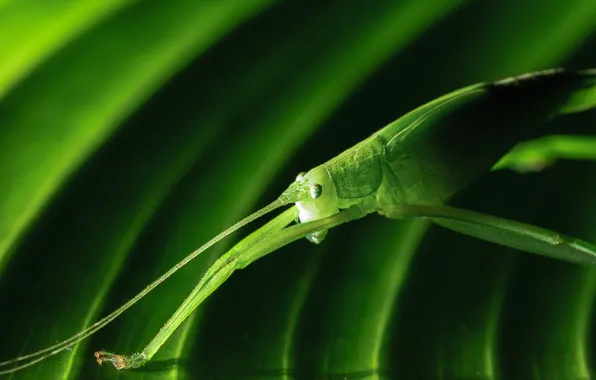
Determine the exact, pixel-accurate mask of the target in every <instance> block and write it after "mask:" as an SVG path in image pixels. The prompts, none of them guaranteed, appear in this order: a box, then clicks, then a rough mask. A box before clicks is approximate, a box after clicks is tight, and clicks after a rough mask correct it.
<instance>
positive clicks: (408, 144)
mask: <svg viewBox="0 0 596 380" xmlns="http://www.w3.org/2000/svg"><path fill="white" fill-rule="evenodd" d="M595 106H596V70H586V71H579V72H569V71H564V70H549V71H544V72H540V73H533V74H531V75H524V76H521V77H516V78H510V79H506V80H502V81H499V82H495V83H489V84H485V83H482V84H477V85H473V86H469V87H466V88H463V89H461V90H458V91H455V92H453V93H450V94H448V95H445V96H443V97H440V98H438V99H436V100H434V101H432V102H430V103H428V104H426V105H424V106H422V107H419V108H418V109H416V110H414V111H412V112H410V113H408V114H407V115H405V116H403V117H402V118H400V119H398V120H396V121H395V122H393V123H391V124H389V125H388V126H386V127H385V128H383V129H381V130H380V131H378V132H376V133H375V134H373V135H372V136H371V137H369V138H368V139H366V140H364V141H362V142H360V143H358V144H357V145H355V146H354V147H352V148H350V149H348V150H346V151H344V152H343V153H341V154H340V155H338V156H336V157H335V158H332V159H331V160H329V161H327V162H325V163H324V164H322V165H319V166H317V167H315V168H313V169H311V170H310V171H308V172H307V173H301V174H300V175H298V177H297V178H296V180H295V181H294V182H292V183H291V184H290V186H289V187H288V188H287V189H286V190H285V191H284V192H283V193H282V194H281V195H280V197H279V198H278V199H277V200H275V201H274V202H272V203H271V204H269V205H268V206H266V207H264V208H263V209H261V210H259V211H257V212H255V213H254V214H252V215H250V216H248V217H246V218H245V219H243V220H241V221H240V222H238V223H236V224H235V225H233V226H231V227H230V228H228V229H227V230H225V231H223V232H222V233H220V234H219V235H217V236H215V237H214V238H213V239H211V240H210V241H208V242H207V243H206V244H204V245H203V246H202V247H200V248H199V249H197V250H196V251H194V252H192V253H191V254H190V255H188V256H187V257H186V258H185V259H183V260H182V261H181V262H180V263H178V264H177V265H176V266H174V267H173V268H172V269H170V270H169V271H168V272H166V273H165V274H164V275H163V276H161V277H160V278H158V279H157V280H156V281H154V282H153V283H152V284H150V285H149V286H147V287H146V288H145V289H144V290H143V291H141V292H140V293H139V294H138V295H137V296H135V297H134V298H133V299H131V300H130V301H129V302H127V303H126V304H124V305H123V306H121V307H120V308H118V309H117V310H116V311H114V312H113V313H111V314H110V315H108V316H106V317H105V318H103V319H102V320H100V321H98V322H96V323H95V324H93V325H91V326H90V327H89V328H87V329H85V330H83V331H81V332H80V333H78V334H76V335H74V336H73V337H71V338H69V339H67V340H65V341H63V342H61V343H58V344H56V345H54V346H51V347H48V348H46V349H44V350H41V351H38V352H35V353H32V354H29V355H25V356H22V357H19V358H16V359H13V360H9V361H6V362H3V363H0V374H6V373H11V372H14V371H16V370H19V369H22V368H25V367H28V366H30V365H32V364H34V363H37V362H39V361H41V360H44V359H45V358H47V357H49V356H51V355H54V354H56V353H58V352H60V351H62V350H64V349H67V348H68V347H70V346H72V345H73V344H75V343H77V342H79V341H81V340H82V339H85V338H86V337H88V336H90V335H92V334H93V333H95V332H96V331H97V330H99V329H101V328H102V327H104V326H105V325H107V324H108V323H110V322H111V321H112V320H113V319H114V318H116V317H117V316H118V315H120V314H121V313H122V312H124V311H125V310H126V309H128V308H129V307H130V306H132V305H133V304H134V303H136V302H137V301H138V300H140V299H141V298H142V297H144V296H145V295H146V294H147V293H148V292H150V291H151V290H152V289H154V288H155V287H157V286H158V285H159V284H160V283H161V282H162V281H164V280H165V279H167V278H168V277H169V276H171V275H172V274H173V273H174V272H176V271H177V270H178V269H180V268H181V267H182V266H184V265H185V264H186V263H188V262H189V261H190V260H192V259H193V258H194V257H196V256H197V255H199V254H200V253H201V252H203V251H204V250H205V249H207V248H209V247H210V246H212V245H213V244H215V243H217V242H218V241H219V240H221V239H222V238H224V237H225V236H227V235H229V234H230V233H232V232H233V231H235V230H237V229H238V228H240V227H242V226H243V225H245V224H247V223H249V222H251V221H253V220H255V219H257V218H258V217H260V216H262V215H264V214H266V213H268V212H270V211H272V210H274V209H276V208H278V207H281V206H283V205H288V204H291V203H295V207H291V208H290V209H288V210H287V211H285V212H283V213H282V214H280V215H279V216H278V217H276V218H274V219H273V220H272V221H270V222H268V223H267V224H265V225H264V226H263V227H261V228H260V229H258V230H257V231H255V232H254V233H252V234H250V235H249V236H247V237H246V238H245V239H244V240H242V241H241V242H239V243H238V244H237V245H236V246H234V247H233V248H232V249H231V250H230V251H228V252H227V253H226V254H224V255H222V256H221V257H220V258H219V259H218V260H217V261H216V262H215V263H214V264H213V265H212V266H211V267H210V268H209V270H208V271H207V272H206V273H205V275H204V276H203V278H202V279H201V281H200V282H199V284H198V285H197V286H196V287H195V288H194V289H193V291H192V292H191V294H190V295H189V296H188V297H187V299H186V300H185V301H184V302H183V304H182V305H181V306H180V308H179V309H178V310H177V311H176V312H175V313H174V315H173V316H172V317H171V318H170V320H169V321H168V322H167V323H166V325H165V326H164V327H163V328H162V329H161V330H160V331H159V333H158V334H157V335H156V336H155V338H154V339H153V340H152V341H151V342H150V343H149V344H148V345H147V346H146V347H145V348H144V350H143V351H142V352H140V353H135V354H132V355H130V356H125V355H120V354H113V353H110V352H105V351H98V352H96V353H95V356H96V359H97V361H98V363H99V364H102V363H104V362H109V363H112V364H113V365H114V366H115V367H116V368H118V369H125V368H135V367H139V366H141V365H143V364H145V363H146V362H147V361H149V360H150V359H151V358H152V356H153V355H154V354H155V352H157V350H158V349H159V348H160V347H161V345H162V344H163V343H164V342H165V341H166V340H167V339H168V338H169V336H170V335H171V334H172V333H173V332H174V331H175V329H176V328H177V327H178V326H179V325H180V324H181V323H182V322H183V321H184V319H185V318H186V317H188V315H190V314H191V313H192V311H193V310H194V309H195V308H196V307H197V306H198V305H199V304H200V303H201V302H202V301H203V300H205V298H207V297H208V296H209V295H210V294H211V293H213V291H215V290H216V289H217V288H218V287H219V286H220V285H221V284H222V283H223V282H224V281H225V280H226V279H227V278H228V277H229V276H230V275H231V274H232V273H233V272H234V271H235V270H237V269H242V268H244V267H246V266H247V265H249V264H251V263H252V262H254V261H256V260H257V259H259V258H261V257H263V256H265V255H267V254H268V253H270V252H273V251H275V250H276V249H278V248H279V247H282V246H284V245H286V244H289V243H291V242H292V241H295V240H297V239H300V238H302V237H306V238H308V239H309V240H310V241H312V242H314V243H320V242H322V241H323V239H324V238H325V235H326V234H327V231H328V230H329V229H331V228H333V227H335V226H338V225H340V224H343V223H346V222H349V221H351V220H354V219H359V218H362V217H364V216H366V215H368V214H370V213H373V212H378V213H379V214H382V215H384V216H387V217H390V218H407V217H412V218H428V219H430V220H432V221H434V222H435V223H438V224H440V225H442V226H444V227H447V228H450V229H453V230H455V231H458V232H461V233H464V234H468V235H470V236H473V237H476V238H480V239H484V240H488V241H493V242H497V243H500V244H503V245H506V246H509V247H514V248H519V249H522V250H525V251H529V252H534V253H538V254H542V255H547V256H552V257H556V258H559V259H563V260H567V261H573V262H581V263H590V264H594V263H596V247H594V246H592V245H590V244H588V243H585V242H582V241H580V240H577V239H573V238H570V237H566V236H563V235H560V234H557V233H555V232H552V231H549V230H545V229H543V228H540V227H536V226H531V225H527V224H523V223H519V222H514V221H510V220H505V219H501V218H497V217H493V216H488V215H484V214H479V213H475V212H472V211H467V210H461V209H455V208H452V207H448V206H444V204H445V203H446V202H447V201H448V199H449V197H450V196H451V195H453V194H455V193H456V192H458V191H460V190H461V189H463V188H465V187H466V186H468V185H469V184H470V183H471V182H472V181H474V180H475V179H477V178H478V177H480V176H482V175H483V174H485V173H487V172H488V171H490V170H491V168H492V167H493V166H494V165H495V164H496V163H497V162H498V161H499V159H500V158H501V157H502V156H504V155H505V154H506V153H507V152H508V151H509V150H510V149H511V148H512V147H514V146H515V145H516V144H517V143H518V142H520V141H523V140H525V139H529V138H532V137H533V136H534V135H535V133H536V131H537V130H538V127H540V126H541V125H543V124H544V123H545V122H546V121H548V120H550V119H551V118H553V117H555V116H557V115H559V114H563V113H570V112H577V111H581V110H585V109H589V108H591V107H595ZM296 218H298V219H299V221H300V223H299V224H296V225H291V226H288V225H290V224H291V223H292V222H293V221H294V220H295V219H296Z"/></svg>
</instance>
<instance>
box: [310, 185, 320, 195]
mask: <svg viewBox="0 0 596 380" xmlns="http://www.w3.org/2000/svg"><path fill="white" fill-rule="evenodd" d="M322 194H323V186H321V185H319V184H314V185H312V186H311V187H310V197H311V198H312V199H317V198H318V197H320V196H321V195H322Z"/></svg>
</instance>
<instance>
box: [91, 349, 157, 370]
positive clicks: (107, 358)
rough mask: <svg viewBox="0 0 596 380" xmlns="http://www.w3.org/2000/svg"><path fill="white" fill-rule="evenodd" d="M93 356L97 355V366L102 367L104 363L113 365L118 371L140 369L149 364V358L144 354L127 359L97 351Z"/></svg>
mask: <svg viewBox="0 0 596 380" xmlns="http://www.w3.org/2000/svg"><path fill="white" fill-rule="evenodd" d="M93 355H95V358H96V360H97V364H99V365H102V364H103V363H104V362H107V363H112V364H113V365H114V367H116V369H128V368H138V367H140V366H142V365H143V364H145V363H146V362H147V357H146V356H145V354H143V353H140V354H138V353H137V354H132V355H130V357H126V356H124V355H117V354H112V353H110V352H105V351H96V352H95V353H94V354H93Z"/></svg>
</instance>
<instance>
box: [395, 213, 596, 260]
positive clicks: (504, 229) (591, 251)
mask: <svg viewBox="0 0 596 380" xmlns="http://www.w3.org/2000/svg"><path fill="white" fill-rule="evenodd" d="M384 215H387V216H389V217H391V218H428V219H430V220H432V221H433V222H434V223H436V224H438V225H440V226H443V227H445V228H449V229H451V230H454V231H457V232H460V233H462V234H465V235H468V236H472V237H475V238H478V239H482V240H486V241H490V242H493V243H497V244H501V245H504V246H507V247H511V248H516V249H520V250H522V251H526V252H531V253H536V254H539V255H543V256H548V257H552V258H556V259H560V260H564V261H569V262H574V263H581V264H596V246H594V245H592V244H589V243H586V242H584V241H582V240H579V239H576V238H573V237H569V236H565V235H562V234H559V233H557V232H554V231H551V230H548V229H545V228H542V227H538V226H535V225H531V224H526V223H521V222H517V221H513V220H509V219H504V218H499V217H495V216H491V215H486V214H482V213H479V212H474V211H468V210H463V209H459V208H454V207H447V206H422V205H403V206H396V207H394V208H393V209H391V210H388V211H385V210H384Z"/></svg>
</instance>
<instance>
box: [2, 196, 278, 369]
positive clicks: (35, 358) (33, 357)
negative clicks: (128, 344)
mask: <svg viewBox="0 0 596 380" xmlns="http://www.w3.org/2000/svg"><path fill="white" fill-rule="evenodd" d="M285 204H287V202H285V201H283V200H281V199H277V200H275V201H273V202H271V203H270V204H268V205H267V206H265V207H263V208H262V209H260V210H258V211H256V212H254V213H252V214H250V215H249V216H247V217H246V218H244V219H242V220H241V221H239V222H237V223H235V224H234V225H232V226H231V227H229V228H227V229H225V230H224V231H222V232H220V233H219V234H218V235H216V236H215V237H213V238H212V239H211V240H209V241H208V242H207V243H205V244H203V245H202V246H201V247H199V248H197V249H196V250H194V251H193V252H191V253H190V254H189V255H188V256H186V257H185V258H184V259H182V260H181V261H180V262H178V263H177V264H176V265H174V266H173V267H172V268H170V269H169V270H168V271H167V272H166V273H164V274H163V275H162V276H161V277H159V278H158V279H157V280H155V281H153V282H152V283H151V284H149V285H147V287H145V289H143V290H141V291H140V292H139V293H138V294H137V295H136V296H134V297H133V298H131V299H130V300H129V301H128V302H126V303H125V304H124V305H122V306H120V307H119V308H118V309H116V310H114V311H113V312H112V313H110V314H109V315H107V316H105V317H104V318H102V319H100V320H99V321H97V322H95V323H94V324H92V325H91V326H89V327H87V328H86V329H84V330H82V331H81V332H79V333H77V334H75V335H73V336H72V337H70V338H68V339H66V340H64V341H62V342H60V343H56V344H54V345H52V346H50V347H47V348H44V349H42V350H39V351H36V352H33V353H30V354H27V355H23V356H19V357H17V358H14V359H11V360H6V361H3V362H0V375H6V374H9V373H12V372H16V371H19V370H21V369H24V368H27V367H29V366H32V365H33V364H35V363H38V362H40V361H42V360H45V359H47V358H49V357H50V356H53V355H56V354H57V353H59V352H61V351H64V350H65V349H67V348H69V347H71V346H72V345H74V344H76V343H78V342H80V341H82V340H83V339H85V338H87V337H89V336H91V335H93V334H94V333H95V332H97V331H98V330H100V329H102V328H103V327H105V326H106V325H108V324H109V323H110V322H112V321H113V320H114V319H116V318H117V317H118V316H119V315H120V314H122V313H123V312H124V311H126V310H127V309H128V308H130V307H131V306H132V305H134V304H135V303H137V302H138V301H139V300H140V299H141V298H143V297H144V296H146V295H147V294H148V293H149V292H150V291H152V290H153V289H155V288H156V287H157V286H158V285H159V284H161V283H162V282H163V281H165V280H166V279H168V278H169V277H170V276H171V275H172V274H174V273H175V272H176V271H177V270H178V269H180V268H182V267H183V266H185V265H186V264H188V262H189V261H191V260H192V259H194V258H195V257H197V256H198V255H199V254H201V253H202V252H203V251H205V250H207V249H208V248H210V247H211V246H212V245H214V244H216V243H217V242H219V241H220V240H222V239H223V238H225V237H226V236H228V235H230V234H231V233H233V232H235V231H236V230H238V229H239V228H241V227H243V226H245V225H247V224H248V223H250V222H252V221H254V220H255V219H258V218H260V217H261V216H263V215H265V214H267V213H269V212H271V211H273V210H275V209H276V208H279V207H281V206H283V205H285ZM23 362H25V363H23ZM13 365H14V366H15V367H12V368H9V369H4V368H6V367H9V366H13Z"/></svg>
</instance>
